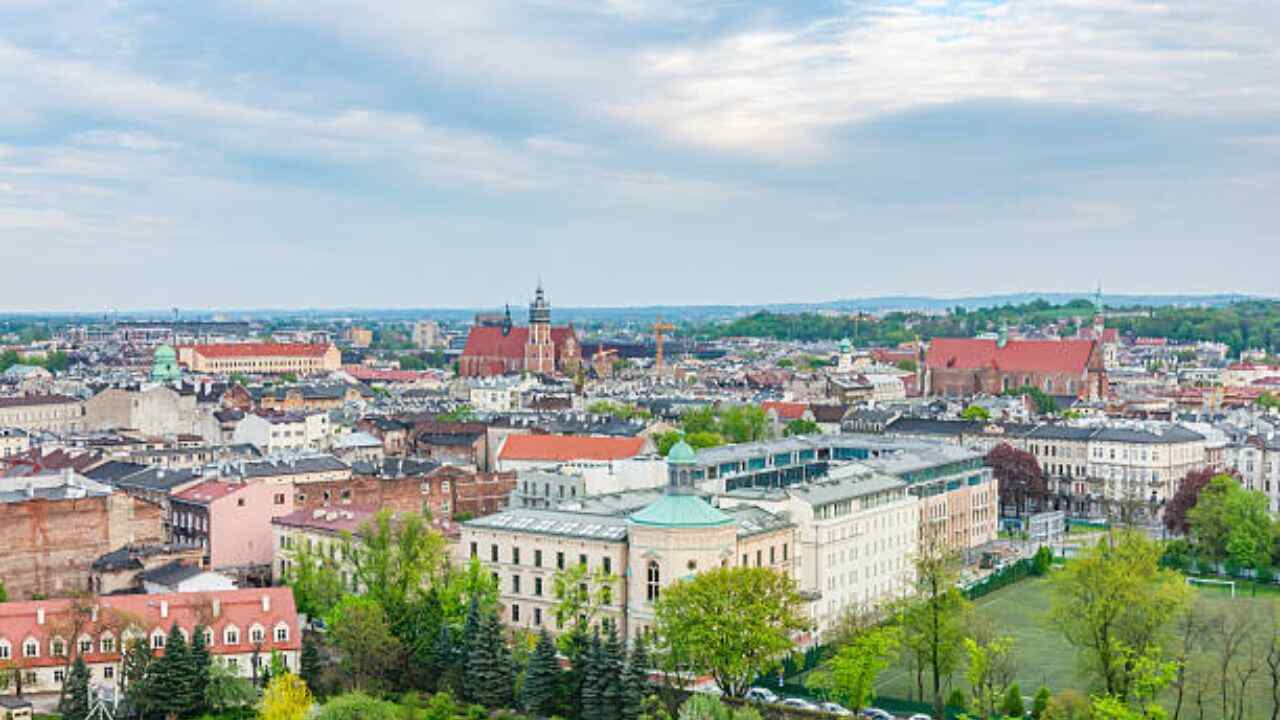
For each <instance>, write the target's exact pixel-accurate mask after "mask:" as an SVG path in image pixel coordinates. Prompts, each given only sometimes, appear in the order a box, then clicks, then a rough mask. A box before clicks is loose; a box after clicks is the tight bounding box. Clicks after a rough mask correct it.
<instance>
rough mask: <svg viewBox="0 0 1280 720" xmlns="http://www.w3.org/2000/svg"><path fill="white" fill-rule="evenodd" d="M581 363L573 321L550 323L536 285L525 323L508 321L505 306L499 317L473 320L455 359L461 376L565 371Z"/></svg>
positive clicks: (540, 291)
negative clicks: (487, 321) (484, 321)
mask: <svg viewBox="0 0 1280 720" xmlns="http://www.w3.org/2000/svg"><path fill="white" fill-rule="evenodd" d="M581 364H582V346H581V345H580V344H579V343H578V336H577V333H576V332H575V331H574V329H573V325H562V326H560V327H554V326H552V325H551V305H550V304H549V303H548V302H547V299H546V296H545V294H544V293H543V291H542V285H541V284H539V285H538V289H537V292H536V294H535V295H534V298H533V302H532V303H530V305H529V325H528V326H527V327H518V326H515V325H512V323H511V310H510V308H508V309H507V311H506V314H505V316H504V317H503V319H502V321H501V322H499V323H495V324H477V325H476V326H475V327H473V328H471V333H470V334H469V335H468V336H467V344H466V347H464V348H463V350H462V357H461V359H459V361H458V374H459V375H461V376H463V377H489V376H493V375H507V374H517V373H524V372H529V373H536V374H540V375H566V374H570V373H573V372H576V371H577V369H578V368H579V366H580V365H581Z"/></svg>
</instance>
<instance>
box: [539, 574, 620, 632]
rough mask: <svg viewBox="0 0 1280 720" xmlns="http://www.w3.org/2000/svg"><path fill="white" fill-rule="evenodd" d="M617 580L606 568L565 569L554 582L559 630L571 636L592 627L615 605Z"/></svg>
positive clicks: (554, 611) (553, 592) (553, 610)
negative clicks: (601, 613)
mask: <svg viewBox="0 0 1280 720" xmlns="http://www.w3.org/2000/svg"><path fill="white" fill-rule="evenodd" d="M617 586H618V576H617V575H614V574H613V573H607V572H605V571H604V568H602V567H597V568H596V569H595V570H594V571H592V570H590V569H589V568H588V567H587V565H586V564H585V563H578V564H576V565H566V566H565V568H564V569H563V570H557V571H556V574H555V575H554V576H553V578H552V594H553V596H554V597H555V600H556V604H555V607H554V608H553V609H552V612H553V613H554V614H555V618H556V623H558V625H557V627H559V628H561V629H562V630H566V631H569V632H572V630H573V629H574V628H575V627H577V626H578V625H582V626H583V627H591V626H592V625H594V624H595V621H596V618H597V617H598V616H599V614H600V611H601V610H602V609H604V608H606V607H608V606H610V605H612V604H613V597H614V592H615V589H616V588H617Z"/></svg>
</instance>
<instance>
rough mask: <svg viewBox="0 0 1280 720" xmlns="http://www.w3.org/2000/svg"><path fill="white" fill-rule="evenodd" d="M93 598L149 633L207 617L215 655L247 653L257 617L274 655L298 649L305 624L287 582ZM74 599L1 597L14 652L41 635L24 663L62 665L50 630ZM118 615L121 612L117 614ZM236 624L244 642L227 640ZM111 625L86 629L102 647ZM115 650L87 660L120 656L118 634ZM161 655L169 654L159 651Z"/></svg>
mask: <svg viewBox="0 0 1280 720" xmlns="http://www.w3.org/2000/svg"><path fill="white" fill-rule="evenodd" d="M264 597H265V598H267V605H268V609H266V610H263V598H264ZM214 600H217V601H218V604H219V612H218V616H217V617H216V618H215V617H213V601H214ZM91 602H92V603H93V604H94V605H96V606H97V607H98V608H99V615H98V617H99V621H100V622H103V624H106V622H105V621H106V619H107V618H108V617H111V616H113V615H116V614H117V613H118V614H119V615H123V616H125V617H127V618H130V619H133V620H134V621H136V622H137V624H138V628H137V630H138V631H139V632H141V633H142V634H143V635H145V636H150V635H151V634H152V633H153V632H155V631H156V630H159V631H161V632H163V633H165V634H166V635H167V634H168V632H169V628H170V627H171V626H172V625H173V624H174V623H177V625H178V627H180V628H183V629H185V630H187V632H188V633H190V632H191V629H192V628H194V627H195V626H196V625H197V624H199V623H200V622H201V621H204V622H206V623H207V626H208V627H209V629H210V630H212V631H213V644H212V645H211V646H210V647H209V651H210V652H211V653H212V654H214V655H231V654H248V653H252V652H253V651H254V646H253V643H251V642H250V641H249V629H250V628H251V627H252V626H253V625H254V624H255V623H256V624H258V625H261V626H262V629H263V630H264V631H265V635H266V639H265V640H264V642H263V644H262V648H261V651H262V652H263V653H264V654H267V655H269V654H270V653H271V651H272V650H298V649H300V648H301V647H302V634H301V629H300V628H299V627H298V610H297V607H296V606H295V605H294V602H293V591H292V590H290V589H289V588H286V587H280V588H253V589H245V590H221V591H216V592H201V593H168V594H157V595H113V596H102V597H97V598H92V599H91ZM71 603H72V601H71V600H69V599H65V598H63V599H57V600H32V601H29V602H11V603H0V640H8V641H9V643H10V644H11V645H12V647H11V650H10V652H11V654H12V655H13V657H15V658H20V657H21V655H20V653H21V652H22V649H21V648H22V643H23V642H25V641H26V640H27V638H35V639H36V640H38V641H40V655H39V657H35V658H21V662H22V666H23V667H54V666H61V665H62V664H63V663H64V662H65V658H61V657H54V656H53V655H52V652H51V648H50V641H51V640H52V639H53V637H52V635H51V633H52V632H53V631H54V630H56V629H57V628H58V627H59V626H64V625H65V624H66V622H67V619H68V615H69V613H70V609H71ZM165 604H167V610H168V617H166V618H162V617H160V613H161V608H162V607H163V606H164V605H165ZM40 609H43V610H44V614H45V617H44V624H43V625H41V624H40V623H39V621H38V620H39V617H38V611H39V610H40ZM117 617H118V616H117ZM281 622H283V623H285V624H287V625H288V626H289V639H288V640H285V641H283V642H277V641H276V639H275V627H276V625H277V624H278V623H281ZM229 625H233V626H235V627H236V629H238V630H239V638H238V640H239V642H237V643H235V644H232V645H228V644H226V643H224V642H223V640H224V639H225V637H226V636H225V634H224V633H223V630H225V629H226V628H227V626H229ZM108 629H110V628H106V627H98V626H95V624H94V623H90V627H88V628H86V632H85V634H87V635H89V636H90V637H92V638H93V639H94V640H95V643H94V645H95V647H94V649H95V651H97V650H100V648H101V645H99V644H98V642H97V641H98V640H100V639H101V634H100V631H106V630H108ZM78 639H79V638H65V640H66V641H67V648H68V651H69V652H74V649H73V648H74V643H76V642H77V641H78ZM115 640H116V643H115V646H116V651H115V652H111V653H101V652H91V653H87V654H85V656H84V659H85V662H89V663H101V662H114V661H118V660H119V659H120V650H121V649H122V646H123V643H122V642H120V637H119V635H116V637H115ZM156 654H157V655H162V654H164V653H163V651H156Z"/></svg>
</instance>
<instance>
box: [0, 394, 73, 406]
mask: <svg viewBox="0 0 1280 720" xmlns="http://www.w3.org/2000/svg"><path fill="white" fill-rule="evenodd" d="M77 402H80V401H79V400H77V399H75V398H73V397H67V396H66V395H23V396H22V397H0V408H7V407H27V406H29V405H66V404H68V403H77Z"/></svg>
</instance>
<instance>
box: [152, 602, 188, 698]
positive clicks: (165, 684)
mask: <svg viewBox="0 0 1280 720" xmlns="http://www.w3.org/2000/svg"><path fill="white" fill-rule="evenodd" d="M189 653H190V651H189V650H188V649H187V641H186V638H184V637H183V636H182V631H181V630H179V629H178V625H177V623H174V624H173V626H172V627H171V628H170V629H169V637H168V638H166V639H165V643H164V655H162V656H160V659H159V660H156V661H155V662H154V663H152V664H151V668H150V669H149V671H148V672H147V683H146V684H147V698H148V700H147V703H148V705H149V707H150V708H151V709H152V710H153V711H154V712H155V713H156V714H158V715H162V716H170V715H172V716H181V715H183V714H185V713H187V712H188V710H190V708H191V706H192V704H193V703H194V699H193V698H192V681H191V673H190V670H191V667H190V664H189V657H188V656H189Z"/></svg>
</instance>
